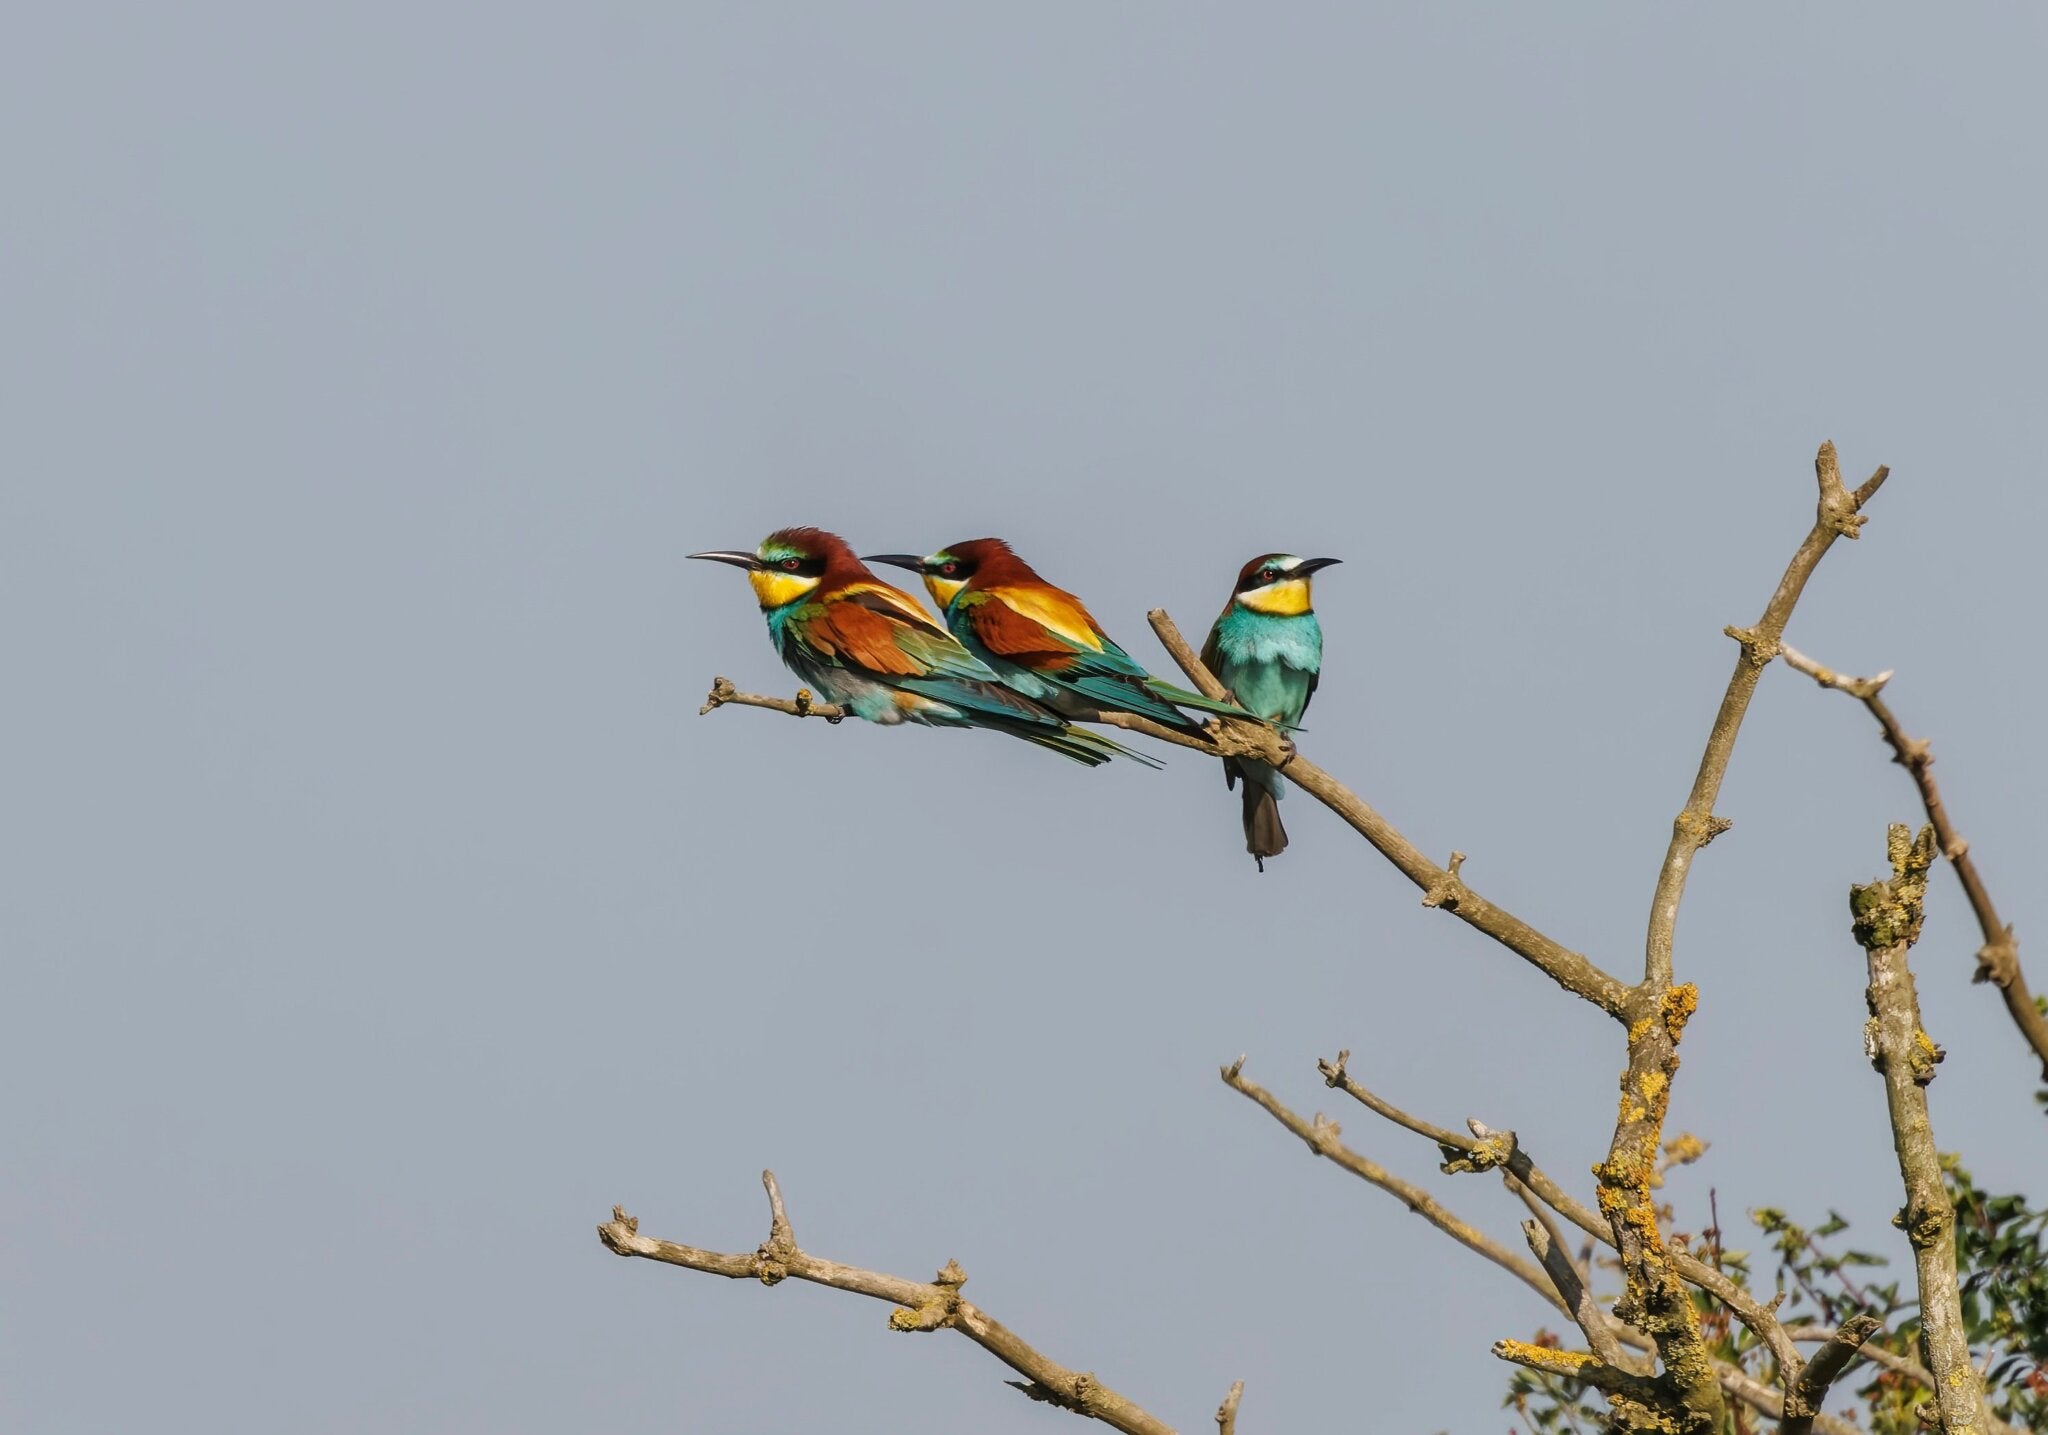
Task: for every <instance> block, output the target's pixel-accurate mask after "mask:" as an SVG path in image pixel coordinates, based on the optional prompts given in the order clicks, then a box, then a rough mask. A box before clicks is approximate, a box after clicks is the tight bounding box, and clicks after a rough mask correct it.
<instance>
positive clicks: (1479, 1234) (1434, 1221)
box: [1223, 1057, 1571, 1316]
mask: <svg viewBox="0 0 2048 1435" xmlns="http://www.w3.org/2000/svg"><path fill="white" fill-rule="evenodd" d="M1223 1080H1224V1082H1225V1083H1226V1084H1227V1085H1229V1086H1230V1087H1231V1088H1233V1089H1234V1090H1236V1091H1238V1092H1240V1093H1241V1094H1243V1095H1245V1096H1248V1097H1250V1098H1251V1099H1252V1100H1253V1101H1255V1102H1257V1103H1258V1104H1259V1105H1260V1106H1262V1107H1264V1108H1265V1109H1266V1112H1267V1114H1268V1115H1270V1116H1271V1117H1272V1118H1273V1119H1274V1120H1275V1121H1278V1122H1279V1123H1280V1124H1281V1125H1282V1126H1285V1127H1286V1128H1287V1129H1288V1130H1289V1131H1292V1132H1293V1133H1294V1134H1295V1135H1296V1136H1299V1137H1300V1138H1301V1139H1302V1140H1303V1141H1304V1142H1306V1143H1307V1144H1308V1149H1309V1150H1311V1151H1313V1152H1315V1154H1316V1155H1318V1156H1321V1157H1323V1158H1324V1159H1326V1160H1328V1161H1330V1162H1331V1163H1332V1164H1334V1165H1337V1166H1341V1167H1343V1168H1344V1169H1345V1170H1346V1171H1349V1172H1350V1173H1351V1174H1352V1175H1354V1176H1356V1177H1358V1178H1359V1179H1360V1180H1361V1181H1366V1182H1369V1183H1370V1184H1372V1185H1374V1186H1377V1187H1379V1188H1380V1189H1381V1190H1382V1191H1385V1192H1386V1193H1387V1194H1388V1195H1390V1196H1394V1197H1397V1198H1398V1199H1399V1200H1400V1201H1401V1202H1402V1204H1404V1205H1405V1206H1407V1207H1408V1209H1409V1210H1411V1211H1413V1212H1415V1214H1416V1215H1418V1216H1420V1217H1422V1219H1423V1220H1425V1221H1427V1222H1429V1223H1430V1224H1431V1225H1432V1226H1435V1227H1436V1228H1437V1229H1438V1230H1439V1231H1442V1232H1443V1233H1444V1234H1445V1235H1447V1236H1449V1237H1450V1238H1451V1239H1452V1240H1454V1241H1456V1242H1457V1243H1458V1244H1459V1245H1461V1246H1463V1247H1465V1248H1466V1249H1467V1250H1471V1251H1477V1252H1478V1253H1479V1254H1480V1255H1482V1256H1485V1257H1486V1258H1487V1259H1488V1260H1490V1261H1492V1262H1493V1263H1494V1264H1495V1265H1497V1266H1499V1267H1500V1268H1501V1269H1502V1270H1504V1271H1506V1272H1508V1274H1510V1275H1512V1276H1514V1277H1515V1279H1517V1280H1519V1281H1520V1282H1522V1284H1524V1285H1526V1286H1528V1287H1529V1289H1531V1290H1533V1291H1535V1292H1536V1294H1537V1295H1539V1296H1541V1297H1542V1298H1543V1299H1544V1300H1545V1301H1546V1302H1548V1303H1549V1304H1550V1305H1552V1306H1554V1307H1556V1308H1557V1310H1558V1311H1560V1312H1561V1313H1563V1314H1564V1315H1567V1316H1569V1315H1570V1314H1571V1311H1570V1310H1569V1309H1568V1308H1567V1307H1566V1306H1565V1305H1564V1304H1563V1302H1561V1301H1560V1300H1559V1299H1558V1296H1557V1291H1556V1290H1555V1289H1554V1288H1553V1287H1552V1286H1551V1284H1550V1277H1548V1276H1546V1275H1545V1274H1544V1273H1543V1268H1542V1267H1541V1266H1538V1265H1536V1264H1535V1263H1534V1262H1532V1261H1530V1260H1528V1259H1526V1258H1524V1257H1522V1256H1518V1255H1516V1254H1515V1253H1514V1252H1513V1251H1511V1250H1509V1249H1508V1248H1507V1247H1506V1246H1503V1245H1502V1244H1501V1243H1500V1242H1498V1241H1496V1240H1494V1239H1493V1237H1491V1236H1489V1235H1487V1234H1486V1233H1485V1232H1483V1231H1480V1230H1478V1229H1476V1228H1475V1227H1473V1226H1471V1225H1469V1224H1467V1223H1466V1222H1464V1221H1462V1220H1460V1219H1458V1217H1456V1216H1455V1215H1453V1214H1451V1212H1450V1211H1449V1210H1447V1209H1446V1208H1445V1207H1444V1205H1443V1203H1442V1202H1440V1201H1438V1200H1437V1199H1436V1197H1434V1196H1432V1195H1430V1194H1429V1192H1427V1191H1425V1190H1423V1189H1422V1188H1421V1187H1420V1186H1418V1185H1416V1184H1415V1183H1414V1182H1412V1181H1404V1180H1402V1179H1401V1178H1400V1177H1399V1176H1396V1175H1394V1174H1393V1173H1392V1172H1391V1171H1388V1170H1387V1169H1386V1168H1385V1167H1384V1166H1381V1165H1378V1164H1377V1163H1375V1162H1373V1161H1369V1160H1367V1159H1366V1158H1365V1157H1363V1156H1361V1155H1359V1154H1358V1152H1356V1151H1354V1150H1352V1149H1351V1148H1350V1147H1349V1146H1346V1145H1345V1144H1344V1143H1343V1141H1342V1140H1341V1139H1340V1138H1341V1137H1342V1136H1343V1134H1344V1129H1343V1128H1342V1127H1341V1126H1339V1125H1338V1124H1337V1123H1336V1122H1334V1121H1331V1120H1330V1119H1328V1118H1327V1117H1325V1116H1323V1115H1321V1114H1320V1113H1318V1114H1317V1116H1316V1118H1315V1119H1314V1120H1313V1121H1304V1120H1303V1119H1302V1118H1301V1117H1299V1116H1297V1115H1296V1114H1295V1113H1294V1112H1292V1111H1290V1110H1288V1108H1287V1107H1286V1106H1285V1105H1283V1104H1282V1103H1281V1102H1280V1100H1279V1099H1278V1098H1277V1097H1275V1096H1274V1095H1273V1093H1272V1092H1270V1091H1268V1090H1266V1088H1265V1087H1263V1086H1261V1085H1259V1084H1258V1083H1257V1082H1256V1081H1253V1080H1252V1079H1251V1078H1250V1077H1248V1076H1246V1075H1245V1074H1244V1058H1243V1057H1239V1058H1238V1059H1237V1060H1236V1061H1233V1062H1232V1063H1231V1064H1230V1065H1228V1066H1226V1067H1224V1068H1223Z"/></svg>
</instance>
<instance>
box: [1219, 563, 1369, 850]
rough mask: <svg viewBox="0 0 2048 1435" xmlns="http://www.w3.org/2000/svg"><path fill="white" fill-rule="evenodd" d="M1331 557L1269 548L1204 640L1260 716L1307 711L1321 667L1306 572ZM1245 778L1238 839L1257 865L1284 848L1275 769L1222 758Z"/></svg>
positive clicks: (1231, 777) (1227, 769)
mask: <svg viewBox="0 0 2048 1435" xmlns="http://www.w3.org/2000/svg"><path fill="white" fill-rule="evenodd" d="M1340 561H1341V560H1340V559H1336V558H1296V557H1295V556H1294V555H1293V554H1291V553H1267V554H1264V555H1262V556H1261V557H1258V558H1254V559H1252V561H1251V562H1249V563H1247V564H1245V565H1244V567H1243V568H1242V569H1240V570H1239V572H1238V575H1237V587H1236V588H1235V589H1234V590H1233V591H1232V592H1231V595H1230V602H1229V603H1228V604H1227V605H1225V607H1224V609H1223V612H1222V613H1221V614H1220V615H1218V617H1217V619H1216V623H1215V626H1213V627H1212V628H1210V629H1209V639H1208V641H1207V642H1205V643H1203V644H1202V662H1203V663H1204V664H1205V665H1206V666H1207V667H1208V669H1209V671H1210V672H1212V673H1214V674H1215V675H1216V677H1217V679H1218V680H1219V681H1220V682H1221V683H1222V684H1223V686H1224V687H1226V688H1228V689H1229V690H1230V695H1231V696H1232V697H1234V698H1236V699H1237V700H1238V702H1239V703H1241V704H1243V705H1244V706H1245V707H1246V708H1248V709H1250V710H1251V711H1252V712H1254V713H1257V714H1258V715H1259V716H1260V717H1262V718H1266V719H1269V720H1270V721H1272V722H1274V723H1277V724H1280V725H1282V726H1285V727H1293V726H1295V725H1296V724H1298V723H1299V722H1300V721H1301V715H1302V714H1303V713H1304V712H1306V711H1308V700H1309V699H1310V698H1312V697H1314V696H1315V692H1316V680H1317V678H1318V677H1319V676H1320V675H1321V673H1322V669H1323V625H1322V624H1321V623H1318V622H1317V621H1316V615H1315V609H1314V607H1313V606H1312V605H1311V602H1310V597H1309V580H1310V578H1311V576H1312V575H1314V574H1315V573H1316V572H1318V571H1319V570H1321V569H1324V568H1328V567H1329V566H1330V565H1331V564H1333V563H1337V562H1340ZM1240 777H1241V778H1243V779H1244V845H1245V849H1246V850H1247V851H1248V852H1250V853H1251V854H1252V857H1253V858H1254V859H1255V860H1256V861H1257V862H1258V864H1259V870H1260V871H1261V872H1263V871H1265V870H1266V859H1267V858H1268V857H1277V856H1279V855H1280V854H1281V853H1282V852H1284V851H1286V850H1287V829H1286V828H1285V827H1283V826H1281V825H1280V808H1279V806H1278V803H1279V801H1280V793H1281V788H1282V783H1281V780H1280V772H1279V769H1278V768H1276V767H1274V766H1273V765H1272V764H1271V763H1269V762H1261V761H1259V760H1258V759H1257V758H1249V757H1247V758H1235V757H1226V758H1224V759H1223V781H1224V783H1225V785H1226V786H1229V787H1235V786H1237V780H1238V779H1239V778H1240Z"/></svg>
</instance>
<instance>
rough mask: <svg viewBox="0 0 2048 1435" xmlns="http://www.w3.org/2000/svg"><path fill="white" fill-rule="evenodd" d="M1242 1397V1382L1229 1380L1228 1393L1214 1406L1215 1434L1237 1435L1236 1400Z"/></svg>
mask: <svg viewBox="0 0 2048 1435" xmlns="http://www.w3.org/2000/svg"><path fill="white" fill-rule="evenodd" d="M1242 1399H1244V1382H1243V1381H1242V1380H1233V1381H1231V1382H1230V1393H1229V1394H1228V1395H1226V1396H1224V1397H1223V1403H1222V1404H1221V1405H1219V1406H1217V1407H1216V1435H1237V1402H1238V1401H1240V1400H1242Z"/></svg>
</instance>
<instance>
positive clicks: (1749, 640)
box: [1721, 624, 1782, 668]
mask: <svg viewBox="0 0 2048 1435" xmlns="http://www.w3.org/2000/svg"><path fill="white" fill-rule="evenodd" d="M1721 631H1722V632H1724V633H1726V634H1727V635H1728V636H1729V637H1731V638H1733V639H1734V640H1735V641H1736V642H1738V643H1740V644H1742V656H1743V657H1744V658H1745V659H1746V660H1747V661H1748V663H1749V665H1750V666H1751V667H1752V668H1761V667H1763V666H1764V665H1765V664H1767V663H1769V662H1770V660H1771V659H1773V658H1775V657H1777V656H1778V653H1779V651H1780V648H1781V646H1782V645H1781V644H1780V643H1779V642H1778V640H1777V639H1776V638H1767V637H1765V636H1764V635H1763V633H1761V632H1760V631H1758V630H1757V629H1755V628H1737V627H1735V626H1733V625H1732V624H1731V625H1730V626H1728V627H1726V628H1723V629H1722V630H1721Z"/></svg>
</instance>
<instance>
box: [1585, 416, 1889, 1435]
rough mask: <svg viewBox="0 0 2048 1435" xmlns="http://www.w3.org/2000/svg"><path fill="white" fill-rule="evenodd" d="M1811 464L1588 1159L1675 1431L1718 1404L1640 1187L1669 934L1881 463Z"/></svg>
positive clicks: (1702, 781) (1668, 881)
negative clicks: (1788, 638)
mask: <svg viewBox="0 0 2048 1435" xmlns="http://www.w3.org/2000/svg"><path fill="white" fill-rule="evenodd" d="M1813 469H1814V478H1815V481H1816V483H1817V484H1818V486H1819V490H1820V496H1819V500H1818V502H1817V504H1816V507H1815V512H1814V522H1813V527H1812V529H1811V530H1810V531H1809V532H1808V533H1807V535H1806V538H1805V540H1804V541H1803V542H1802V543H1801V544H1800V545H1799V548H1798V551H1797V552H1795V553H1794V554H1793V555H1792V561H1791V562H1790V563H1789V564H1788V565H1787V566H1786V569H1785V574H1784V576H1783V577H1782V578H1780V579H1779V580H1778V586H1777V589H1776V591H1774V592H1773V593H1772V594H1771V597H1770V601H1769V602H1767V603H1766V604H1765V605H1764V612H1763V616H1762V617H1761V618H1759V619H1758V620H1757V623H1756V626H1755V627H1753V628H1731V629H1729V630H1728V632H1729V636H1730V637H1733V638H1734V639H1736V640H1737V641H1738V642H1739V643H1741V644H1742V653H1741V656H1739V657H1738V658H1737V659H1736V662H1735V671H1734V673H1733V675H1732V676H1731V677H1730V678H1729V680H1728V688H1727V691H1726V692H1725V693H1723V694H1722V697H1721V706H1720V709H1719V711H1718V712H1716V713H1715V715H1714V723H1713V726H1712V728H1711V729H1709V731H1708V733H1707V745H1706V750H1705V751H1704V752H1703V753H1702V754H1701V755H1700V766H1699V771H1698V772H1697V773H1696V774H1695V775H1694V777H1693V784H1692V791H1691V792H1690V793H1689V794H1688V795H1687V797H1686V801H1685V806H1684V807H1683V808H1681V809H1680V811H1679V814H1678V816H1677V818H1676V819H1674V820H1673V822H1672V824H1671V841H1670V843H1669V845H1668V846H1667V847H1666V849H1665V853H1664V863H1663V866H1662V867H1661V868H1660V869H1659V871H1658V873H1657V890H1656V893H1655V895H1654V896H1653V897H1652V898H1651V901H1650V920H1649V930H1648V933H1647V934H1646V936H1645V938H1644V943H1643V981H1642V985H1640V986H1638V987H1636V988H1635V989H1634V990H1633V991H1632V992H1631V993H1630V996H1629V1001H1628V1006H1627V1010H1626V1013H1625V1015H1626V1019H1627V1021H1628V1024H1629V1025H1628V1067H1627V1069H1626V1070H1625V1071H1624V1072H1623V1073H1622V1078H1621V1109H1620V1113H1619V1115H1618V1116H1617V1118H1616V1121H1615V1127H1614V1139H1613V1141H1612V1143H1611V1144H1610V1145H1609V1147H1608V1153H1607V1159H1606V1160H1604V1161H1602V1162H1601V1163H1600V1164H1599V1165H1598V1166H1596V1167H1595V1168H1594V1175H1595V1176H1596V1177H1597V1178H1598V1180H1599V1182H1600V1188H1599V1203H1600V1214H1601V1215H1602V1216H1604V1217H1606V1219H1607V1223H1608V1225H1609V1227H1610V1228H1611V1229H1612V1230H1613V1232H1614V1245H1615V1249H1616V1251H1617V1252H1618V1253H1619V1254H1620V1257H1621V1268H1622V1276H1623V1281H1624V1287H1625V1288H1624V1290H1623V1292H1622V1297H1621V1300H1620V1301H1619V1302H1618V1303H1617V1304H1616V1306H1615V1314H1616V1316H1617V1317H1619V1318H1620V1319H1622V1320H1624V1321H1626V1322H1628V1323H1629V1324H1631V1325H1634V1326H1638V1327H1640V1328H1641V1329H1642V1330H1644V1331H1645V1332H1647V1333H1648V1334H1649V1335H1650V1336H1651V1338H1652V1339H1654V1340H1655V1341H1656V1342H1657V1354H1658V1356H1659V1358H1660V1359H1661V1360H1662V1362H1663V1366H1664V1377H1663V1378H1664V1380H1665V1381H1666V1382H1667V1385H1668V1394H1669V1396H1670V1399H1671V1406H1670V1407H1669V1408H1670V1409H1671V1410H1672V1412H1673V1414H1674V1415H1675V1416H1676V1417H1677V1419H1678V1420H1679V1422H1680V1428H1681V1430H1683V1431H1687V1432H1692V1431H1698V1432H1708V1431H1712V1430H1714V1429H1716V1428H1718V1426H1719V1424H1720V1419H1721V1412H1722V1409H1723V1408H1724V1407H1723V1402H1722V1398H1721V1389H1720V1386H1719V1385H1718V1384H1717V1382H1716V1380H1715V1376H1714V1372H1713V1366H1712V1360H1711V1358H1710V1357H1709V1355H1708V1353H1707V1349H1706V1345H1705V1343H1704V1341H1703V1340H1702V1338H1701V1335H1700V1324H1699V1315H1698V1312H1697V1311H1696V1310H1695V1309H1694V1308H1693V1303H1692V1299H1691V1297H1690V1296H1689V1295H1688V1294H1687V1293H1686V1289H1685V1281H1684V1279H1683V1278H1682V1277H1681V1276H1680V1274H1679V1272H1678V1269H1677V1266H1676V1263H1675V1262H1674V1261H1673V1260H1672V1256H1671V1252H1670V1251H1669V1250H1667V1248H1666V1246H1665V1243H1664V1240H1663V1238H1662V1236H1661V1235H1660V1234H1659V1233H1658V1230H1657V1205H1656V1200H1655V1198H1654V1196H1653V1195H1652V1190H1653V1188H1654V1186H1655V1184H1656V1180H1657V1152H1658V1148H1659V1146H1660V1144H1661V1142H1662V1139H1663V1132H1664V1114H1665V1111H1666V1110H1667V1109H1668V1107H1669V1104H1670V1100H1671V1081H1672V1078H1673V1077H1674V1076H1675V1075H1676V1074H1677V1071H1678V1043H1679V1039H1680V1037H1681V1036H1682V1035H1683V1034H1684V1031H1685V1025H1686V1022H1687V1021H1688V1020H1689V1019H1690V1018H1691V1016H1692V1013H1693V1011H1694V1009H1695V1008H1696V1006H1697V1005H1698V1001H1699V994H1698V991H1697V990H1696V989H1695V988H1694V987H1693V986H1692V985H1691V984H1690V983H1688V984H1685V985H1683V986H1679V985H1674V984H1673V976H1672V973H1673V968H1672V940H1673V936H1674V934H1675V932H1676V930H1677V925H1678V905H1679V901H1680V899H1681V898H1682V897H1683V896H1684V894H1685V884H1686V878H1687V877H1688V876H1689V875H1690V874H1691V871H1692V862H1693V858H1694V857H1695V856H1696V855H1697V854H1698V852H1699V850H1700V849H1701V848H1702V847H1705V846H1706V845H1707V844H1708V843H1709V842H1711V841H1713V840H1714V838H1715V837H1716V836H1718V835H1719V834H1720V833H1722V832H1724V831H1726V830H1727V828H1728V822H1727V820H1726V819H1725V818H1721V817H1716V816H1715V815H1714V800H1715V798H1716V797H1718V796H1719V795H1720V791H1721V783H1722V780H1723V779H1724V778H1725V777H1726V776H1727V772H1728V762H1729V759H1730V758H1731V757H1732V756H1733V755H1734V752H1735V739H1736V736H1737V734H1738V733H1740V731H1741V729H1742V720H1743V717H1744V716H1745V715H1746V714H1747V713H1748V711H1749V702H1750V699H1751V697H1752V696H1754V694H1755V692H1756V685H1757V679H1758V677H1759V676H1760V675H1761V673H1762V671H1763V669H1764V666H1765V665H1766V664H1767V663H1769V662H1770V660H1771V659H1772V658H1773V657H1775V656H1777V653H1778V643H1779V639H1780V638H1781V637H1782V635H1783V634H1784V631H1785V625H1786V623H1787V622H1789V621H1790V620H1791V617H1792V609H1793V607H1794V606H1795V605H1796V604H1797V603H1798V601H1799V595H1800V593H1801V592H1802V591H1804V589H1805V587H1806V581H1807V579H1808V578H1809V577H1811V576H1812V574H1813V570H1814V569H1815V567H1817V566H1818V565H1819V563H1820V560H1821V558H1822V557H1823V556H1824V555H1825V554H1826V553H1827V551H1828V549H1829V548H1831V547H1833V546H1834V542H1835V540H1836V539H1837V538H1854V537H1856V536H1857V531H1858V529H1860V528H1861V527H1862V525H1863V521H1864V520H1863V517H1862V514H1861V512H1860V510H1861V509H1862V507H1863V505H1864V504H1865V503H1866V502H1868V501H1869V500H1870V498H1871V497H1872V496H1873V495H1874V494H1876V492H1877V490H1878V488H1879V487H1880V486H1882V485H1883V483H1884V481H1885V477H1886V474H1887V472H1888V470H1886V469H1883V468H1880V469H1879V470H1878V471H1877V472H1876V473H1874V474H1872V475H1871V477H1870V478H1869V480H1868V481H1867V482H1865V483H1864V484H1863V486H1862V487H1861V488H1858V489H1857V490H1856V491H1855V492H1853V493H1852V492H1850V491H1849V490H1848V489H1847V488H1845V487H1844V486H1843V484H1842V474H1841V466H1840V463H1839V461H1838V460H1837V458H1836V455H1835V446H1834V445H1833V444H1832V443H1824V444H1822V445H1821V446H1820V452H1819V453H1818V455H1816V457H1815V459H1814V465H1813Z"/></svg>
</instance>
